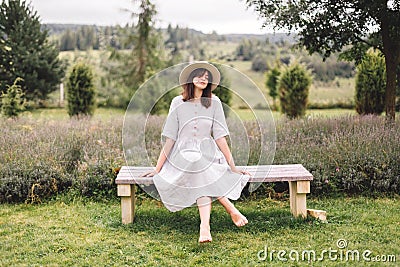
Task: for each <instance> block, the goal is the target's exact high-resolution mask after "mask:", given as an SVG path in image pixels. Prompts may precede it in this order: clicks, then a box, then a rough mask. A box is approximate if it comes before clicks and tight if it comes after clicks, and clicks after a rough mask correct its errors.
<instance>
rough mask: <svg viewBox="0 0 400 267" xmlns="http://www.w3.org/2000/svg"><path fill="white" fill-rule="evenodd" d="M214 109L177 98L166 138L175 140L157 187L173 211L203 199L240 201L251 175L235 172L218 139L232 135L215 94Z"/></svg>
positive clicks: (164, 129)
mask: <svg viewBox="0 0 400 267" xmlns="http://www.w3.org/2000/svg"><path fill="white" fill-rule="evenodd" d="M211 100H212V101H211V106H210V107H208V108H206V107H204V106H203V105H202V104H201V103H200V100H194V101H186V102H184V101H183V100H182V96H181V95H179V96H177V97H175V98H174V99H173V100H172V102H171V106H170V109H169V114H168V117H167V120H166V123H165V125H164V127H163V131H162V136H163V137H164V138H165V137H167V138H171V139H173V140H175V144H174V146H173V148H172V150H171V152H170V154H169V155H168V157H167V160H166V161H165V163H164V165H163V167H162V169H161V171H160V172H159V173H158V174H156V175H155V176H154V178H153V179H154V185H155V187H156V188H157V191H158V193H159V195H160V199H161V201H162V202H163V203H164V205H165V207H166V208H167V209H169V210H170V211H179V210H182V209H183V208H186V207H190V206H192V205H194V204H195V203H196V200H197V199H198V198H200V197H203V196H209V197H213V198H215V197H221V196H225V197H228V198H229V199H233V200H236V199H238V198H239V197H240V193H241V191H242V189H243V187H244V186H245V185H246V183H247V181H248V179H249V178H250V177H249V176H248V175H241V174H238V173H233V172H232V171H231V169H230V167H229V165H228V163H227V162H226V159H225V157H224V155H223V154H222V152H221V151H220V150H219V148H218V146H217V144H216V143H215V140H217V139H218V138H221V137H224V136H227V135H229V131H228V127H227V124H226V121H225V116H224V111H223V109H222V103H221V101H220V99H219V98H218V97H217V96H215V95H212V98H211Z"/></svg>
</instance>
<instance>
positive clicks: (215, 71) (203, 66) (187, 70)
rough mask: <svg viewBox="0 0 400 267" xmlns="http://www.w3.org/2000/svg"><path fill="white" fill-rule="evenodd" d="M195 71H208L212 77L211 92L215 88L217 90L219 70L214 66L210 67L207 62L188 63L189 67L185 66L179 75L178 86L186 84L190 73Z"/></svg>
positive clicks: (219, 76)
mask: <svg viewBox="0 0 400 267" xmlns="http://www.w3.org/2000/svg"><path fill="white" fill-rule="evenodd" d="M195 69H206V70H208V71H209V72H210V73H211V75H212V85H211V90H214V89H215V88H217V86H218V84H219V82H220V80H221V74H220V73H219V70H218V69H217V68H216V67H215V66H214V65H211V64H210V63H208V62H207V61H195V62H193V63H190V64H189V65H187V66H186V67H185V68H184V69H183V70H182V71H181V74H180V75H179V84H180V85H184V84H186V83H187V79H188V78H189V75H190V73H192V71H194V70H195Z"/></svg>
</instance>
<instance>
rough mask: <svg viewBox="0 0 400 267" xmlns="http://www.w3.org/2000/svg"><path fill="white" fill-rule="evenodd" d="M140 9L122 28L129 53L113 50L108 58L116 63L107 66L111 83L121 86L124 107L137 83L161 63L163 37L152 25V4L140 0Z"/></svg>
mask: <svg viewBox="0 0 400 267" xmlns="http://www.w3.org/2000/svg"><path fill="white" fill-rule="evenodd" d="M139 9H140V10H139V13H136V12H133V13H132V15H134V16H135V17H137V18H138V22H137V24H136V25H134V24H132V26H130V27H125V29H124V30H125V36H127V38H126V40H125V43H124V46H126V47H129V46H130V47H132V49H131V51H130V53H129V54H126V53H124V52H123V51H117V50H114V51H113V53H112V55H111V57H110V58H111V59H112V60H114V61H115V62H117V64H118V66H115V65H114V66H111V67H110V66H108V71H109V72H110V78H111V79H112V81H111V82H112V83H116V84H115V86H117V87H120V88H121V89H122V90H121V91H122V94H123V95H122V97H121V106H123V107H126V106H127V105H128V103H129V100H130V98H131V97H132V96H133V94H134V93H135V91H136V90H137V89H138V88H139V87H140V85H142V84H143V82H144V81H145V80H146V79H148V78H149V77H150V76H151V75H153V74H155V73H156V72H157V71H158V70H160V69H161V68H162V67H163V66H164V59H163V58H164V55H163V48H162V46H161V45H162V44H163V42H162V38H161V35H160V33H159V32H158V31H157V30H156V29H155V27H154V24H155V20H154V17H155V15H156V14H157V11H156V8H155V5H154V4H153V3H151V1H150V0H140V7H139Z"/></svg>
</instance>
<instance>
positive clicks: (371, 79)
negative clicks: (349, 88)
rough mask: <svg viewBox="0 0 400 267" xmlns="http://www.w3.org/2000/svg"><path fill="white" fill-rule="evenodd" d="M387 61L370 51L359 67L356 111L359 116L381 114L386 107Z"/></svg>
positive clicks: (379, 54)
mask: <svg viewBox="0 0 400 267" xmlns="http://www.w3.org/2000/svg"><path fill="white" fill-rule="evenodd" d="M385 87H386V71H385V59H384V58H383V55H382V53H379V52H378V51H371V50H370V51H368V52H367V53H366V54H365V56H364V58H363V60H362V61H361V63H360V64H359V65H358V66H357V76H356V95H355V102H356V111H357V113H358V114H377V115H379V114H381V113H382V112H383V110H384V107H385Z"/></svg>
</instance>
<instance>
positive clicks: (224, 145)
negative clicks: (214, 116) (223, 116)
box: [215, 136, 236, 171]
mask: <svg viewBox="0 0 400 267" xmlns="http://www.w3.org/2000/svg"><path fill="white" fill-rule="evenodd" d="M215 143H217V146H218V148H219V150H221V152H222V154H224V157H225V159H226V161H227V162H228V164H229V167H231V169H232V171H234V170H236V166H235V162H234V161H233V157H232V153H231V150H230V149H229V146H228V142H226V138H225V136H224V137H221V138H218V139H217V140H215Z"/></svg>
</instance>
